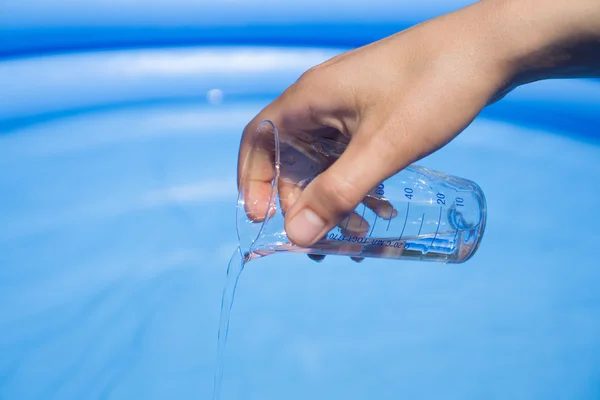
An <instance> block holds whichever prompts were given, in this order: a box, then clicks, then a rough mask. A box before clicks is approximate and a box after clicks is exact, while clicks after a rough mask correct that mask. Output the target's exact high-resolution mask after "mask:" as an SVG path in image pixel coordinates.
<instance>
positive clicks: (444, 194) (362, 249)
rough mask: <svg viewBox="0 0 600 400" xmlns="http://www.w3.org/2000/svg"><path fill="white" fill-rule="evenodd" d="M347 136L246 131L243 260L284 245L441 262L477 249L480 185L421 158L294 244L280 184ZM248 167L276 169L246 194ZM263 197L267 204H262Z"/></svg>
mask: <svg viewBox="0 0 600 400" xmlns="http://www.w3.org/2000/svg"><path fill="white" fill-rule="evenodd" d="M347 144H348V139H347V138H345V137H343V136H341V135H339V134H338V135H337V136H336V135H332V134H327V135H311V136H310V137H309V136H306V137H301V136H298V135H293V136H292V135H286V134H285V133H281V134H280V132H279V131H278V130H277V128H276V127H275V125H274V124H273V123H272V122H270V121H264V122H263V123H262V124H261V125H260V126H259V127H258V129H257V130H256V131H255V132H254V133H252V134H251V137H245V138H244V142H243V148H244V149H247V151H245V154H244V161H243V162H242V163H241V164H240V167H241V169H240V182H239V184H240V190H239V194H238V205H237V231H238V238H239V240H240V247H241V250H242V251H243V252H244V254H245V257H246V260H250V259H254V258H257V257H263V256H266V255H269V254H274V253H276V252H281V251H288V252H298V253H310V254H321V255H344V256H352V257H365V258H369V257H376V258H389V259H407V260H423V261H439V262H444V263H462V262H465V261H467V260H468V259H469V258H471V257H472V256H473V254H474V253H475V252H476V251H477V248H478V247H479V245H480V243H481V238H482V236H483V232H484V229H485V220H486V203H485V196H484V194H483V192H482V190H481V188H480V187H479V186H478V185H477V184H476V183H474V182H472V181H469V180H467V179H462V178H457V177H454V176H450V175H447V174H444V173H441V172H437V171H433V170H430V169H427V168H423V167H420V166H417V165H410V166H409V167H407V168H405V169H404V170H402V171H400V172H399V173H397V174H396V175H394V176H392V177H390V178H389V179H386V180H385V181H383V182H382V183H381V184H379V185H378V186H376V187H374V188H373V189H372V190H371V191H370V192H369V193H368V195H367V196H366V197H365V198H364V199H363V202H362V203H361V204H360V205H359V206H358V207H357V208H356V209H355V210H354V212H353V213H350V214H349V215H348V216H346V218H344V219H343V220H342V221H341V223H340V224H339V225H338V226H336V227H335V228H334V229H332V230H331V231H329V232H328V233H327V234H326V235H325V236H324V237H323V238H322V239H321V240H320V241H318V242H317V243H316V244H314V245H313V246H311V247H300V246H297V245H294V244H292V243H291V242H290V240H289V239H288V237H287V235H286V233H285V228H284V212H285V209H284V208H283V209H282V206H284V205H285V204H284V203H282V202H281V199H282V198H284V196H282V197H281V198H280V194H281V193H280V188H285V192H286V195H289V193H290V189H291V191H292V192H293V191H296V193H297V191H301V190H303V188H304V187H306V185H308V183H309V182H310V181H311V180H312V179H314V178H315V177H316V176H317V175H318V174H319V173H321V172H322V171H324V170H325V169H326V168H327V167H328V166H330V165H331V164H332V163H333V162H334V161H335V160H336V159H337V158H338V157H339V156H340V155H341V153H342V152H343V151H344V149H345V148H346V146H347ZM266 161H268V162H266ZM266 166H268V167H266ZM261 168H262V170H261ZM271 168H272V171H271ZM250 171H254V172H253V173H254V174H256V173H257V172H256V171H259V172H260V173H263V174H268V175H263V177H262V178H263V179H264V176H268V177H269V178H270V177H271V176H272V179H271V182H270V186H268V187H267V188H266V189H267V191H268V192H270V193H267V194H266V195H265V196H262V197H261V198H256V197H253V198H252V199H246V198H245V197H248V196H249V195H248V194H247V193H248V191H247V190H244V188H247V187H248V185H250V184H251V181H252V179H253V177H251V176H250V175H249V174H250ZM269 178H267V181H268V180H269ZM263 185H265V184H263ZM263 189H264V188H263ZM249 201H251V203H249ZM261 201H262V202H264V204H257V202H261ZM257 206H259V207H258V208H257ZM248 207H254V208H253V209H260V210H263V212H264V215H262V214H261V215H258V216H257V215H253V214H252V213H251V212H249V211H248V210H249V209H250V208H248ZM249 215H250V217H249Z"/></svg>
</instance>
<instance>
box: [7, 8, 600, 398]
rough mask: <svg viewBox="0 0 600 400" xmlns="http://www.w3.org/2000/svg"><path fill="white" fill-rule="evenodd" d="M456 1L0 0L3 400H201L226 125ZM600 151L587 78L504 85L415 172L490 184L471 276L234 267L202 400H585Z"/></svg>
mask: <svg viewBox="0 0 600 400" xmlns="http://www.w3.org/2000/svg"><path fill="white" fill-rule="evenodd" d="M465 4H466V3H465V2H459V1H431V0H428V1H422V2H418V4H415V3H414V2H409V1H395V2H392V1H389V0H375V1H369V2H357V1H338V0H335V1H329V2H317V1H314V0H304V1H288V2H279V1H273V0H262V1H240V0H228V1H220V2H210V3H209V2H203V1H188V0H176V1H165V0H162V1H160V0H153V1H145V2H143V3H142V2H140V1H134V0H128V1H115V0H112V1H107V0H105V1H100V0H94V1H86V2H72V1H67V0H64V1H51V2H48V1H29V0H28V1H16V0H4V1H3V2H2V3H1V4H0V39H1V40H0V90H1V95H0V193H1V194H2V195H1V196H0V304H1V306H0V398H1V399H11V400H12V399H209V398H211V394H212V379H213V371H214V363H215V357H216V333H217V332H216V331H217V325H218V318H219V311H220V308H219V307H220V300H221V299H220V295H221V290H222V289H223V285H224V284H225V269H226V265H227V261H228V260H229V257H230V255H231V253H232V252H233V251H234V249H235V247H236V234H235V215H234V214H235V213H234V210H235V203H236V191H235V170H236V157H237V146H238V141H239V138H240V133H241V130H242V129H243V127H244V126H245V124H246V123H247V122H248V121H249V120H250V119H251V118H252V117H253V116H254V115H255V114H256V113H257V112H258V111H259V110H260V109H261V108H262V107H264V106H265V105H266V104H267V103H268V102H269V101H270V100H272V99H274V98H275V97H276V96H277V95H278V94H279V93H281V91H283V90H284V89H285V88H286V87H287V86H289V85H290V84H291V83H293V82H294V81H295V79H297V77H298V76H299V75H300V74H301V73H302V72H303V71H304V70H306V69H307V68H309V67H311V66H313V65H315V64H318V63H320V62H322V61H325V60H326V59H328V58H330V57H332V56H334V55H336V54H339V53H340V52H342V51H345V50H347V49H349V48H353V47H356V46H359V45H362V44H365V43H368V42H370V41H373V40H376V39H378V38H381V37H384V36H386V35H388V34H391V33H393V32H395V31H398V30H400V29H403V28H405V27H408V26H410V25H412V24H414V23H417V22H420V21H422V20H424V19H427V18H429V17H433V16H435V15H439V14H440V13H443V12H447V11H450V10H453V9H456V8H458V7H460V6H462V5H465ZM432 118H435V116H432ZM599 138H600V82H598V81H597V80H553V81H546V82H539V83H535V84H531V85H528V86H525V87H522V88H519V89H517V90H515V91H514V92H513V93H511V94H510V95H509V96H507V97H506V98H505V99H503V100H502V101H501V102H499V103H498V104H496V105H494V106H491V107H489V108H487V109H486V110H484V112H483V113H482V114H481V116H480V117H478V118H477V119H476V120H475V122H474V123H473V124H472V125H471V126H469V127H468V128H467V129H466V131H465V132H464V133H463V134H462V135H460V136H459V137H458V138H457V139H456V140H455V141H453V142H452V143H451V144H449V145H448V146H447V147H445V148H444V149H442V150H441V151H439V152H437V153H435V154H433V155H431V156H429V157H427V159H425V160H423V161H422V162H421V164H422V165H424V166H427V167H431V168H435V169H438V170H441V171H444V172H447V173H450V174H454V175H458V176H462V177H466V178H469V179H472V180H474V181H476V182H477V183H478V184H480V185H481V186H482V188H483V190H484V192H485V193H486V196H487V202H488V217H489V219H488V225H487V229H486V233H485V237H484V240H483V243H482V245H481V247H480V249H479V251H478V252H477V254H476V255H475V256H474V257H473V259H471V260H470V261H469V262H467V263H465V264H462V265H444V264H435V263H418V262H404V261H385V260H367V261H365V262H364V263H362V264H355V263H353V262H351V261H350V260H348V259H346V258H336V257H328V258H327V259H326V260H325V261H324V262H323V263H321V264H316V263H313V262H310V261H309V260H308V259H307V258H306V257H304V256H301V255H276V256H272V257H267V258H265V259H262V260H259V261H256V262H255V263H251V264H249V266H248V267H247V269H246V270H245V271H244V273H243V274H242V276H241V278H240V283H239V286H238V293H237V296H236V303H235V305H234V308H233V313H232V320H231V328H230V332H229V343H228V347H227V350H226V354H225V375H224V378H223V396H222V398H223V399H279V398H286V399H306V398H314V399H329V398H348V399H371V398H377V399H397V398H410V399H482V398H485V399H544V400H546V399H598V398H600V362H599V354H600V318H599V317H598V315H600V291H599V290H598V282H600V262H599V261H598V256H597V255H596V254H595V249H596V247H597V246H598V242H599V240H600V234H599V233H598V232H599V229H598V226H599V225H600V217H599V216H598V209H600V190H599V189H598V187H599V186H598V182H599V181H600V164H599V163H598V159H600V147H598V139H599Z"/></svg>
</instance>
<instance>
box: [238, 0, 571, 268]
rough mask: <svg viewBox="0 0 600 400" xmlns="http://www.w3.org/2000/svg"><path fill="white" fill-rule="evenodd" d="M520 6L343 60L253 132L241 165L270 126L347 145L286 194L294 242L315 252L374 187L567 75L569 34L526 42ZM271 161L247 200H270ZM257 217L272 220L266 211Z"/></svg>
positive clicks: (293, 91) (267, 114) (442, 23)
mask: <svg viewBox="0 0 600 400" xmlns="http://www.w3.org/2000/svg"><path fill="white" fill-rule="evenodd" d="M533 2H535V0H533ZM515 4H516V2H509V1H501V0H498V1H493V0H490V1H483V2H479V3H476V4H473V5H472V6H469V7H467V8H464V9H462V10H459V11H456V12H454V13H451V14H447V15H444V16H441V17H438V18H435V19H433V20H430V21H427V22H425V23H423V24H419V25H416V26H414V27H412V28H410V29H407V30H405V31H402V32H400V33H398V34H396V35H393V36H390V37H388V38H385V39H383V40H380V41H378V42H375V43H372V44H370V45H367V46H364V47H361V48H358V49H355V50H352V51H349V52H347V53H343V54H341V55H339V56H337V57H334V58H332V59H331V60H328V61H327V62H325V63H323V64H321V65H318V66H316V67H314V68H312V69H310V70H309V71H307V72H306V73H305V74H303V75H302V77H300V79H298V81H297V82H296V83H295V84H293V85H292V86H290V87H289V88H288V89H287V90H286V91H285V92H284V93H283V94H282V95H281V96H279V97H278V98H277V99H276V100H275V101H273V102H272V103H271V104H269V105H268V106H267V107H266V108H264V109H263V110H262V111H261V112H260V113H259V114H258V115H257V116H256V117H255V118H254V119H253V120H252V121H251V122H250V123H249V124H248V125H247V126H246V129H245V131H244V136H243V138H242V143H241V146H240V159H241V157H242V156H243V155H244V153H245V151H246V150H247V147H248V141H247V138H248V137H249V136H250V133H251V132H253V131H254V130H255V129H256V127H257V126H258V124H260V123H261V122H262V121H264V120H271V121H273V122H274V124H275V125H276V126H277V127H278V130H279V132H280V134H281V135H284V136H287V137H303V138H306V137H314V138H328V137H336V138H337V140H345V141H346V143H347V147H346V149H345V151H344V152H343V153H342V154H341V156H340V157H339V158H337V159H336V160H334V161H335V162H333V163H331V165H328V167H327V168H326V169H325V170H324V171H322V173H320V174H319V175H318V176H317V177H316V178H315V179H314V180H312V182H311V183H310V184H308V185H307V186H306V187H305V188H304V190H303V191H301V192H298V191H297V190H290V191H289V192H286V190H285V186H282V187H280V191H282V193H283V199H284V201H283V203H282V207H283V208H284V213H285V221H286V222H285V229H286V233H287V235H288V237H289V238H290V240H291V241H292V242H293V243H295V244H297V245H299V246H310V245H312V244H314V243H315V242H316V241H317V240H319V239H320V238H321V237H323V235H324V234H326V233H327V232H328V231H329V230H330V229H332V228H333V227H334V226H336V225H339V224H340V222H341V220H342V219H343V218H345V217H346V216H347V215H349V214H351V213H352V211H353V210H354V209H355V207H356V206H357V205H358V204H359V203H360V202H364V201H365V199H366V198H367V197H366V196H367V195H368V193H369V191H371V190H372V188H373V187H375V186H376V185H377V184H378V183H380V182H381V181H383V180H385V179H386V178H388V177H390V176H392V175H394V174H395V173H397V172H398V171H400V170H402V169H403V168H405V167H406V166H408V165H409V164H411V163H413V162H415V161H417V160H419V159H421V158H422V157H424V156H426V155H428V154H430V153H431V152H433V151H436V150H438V149H439V148H441V147H443V146H444V145H445V144H447V143H448V142H450V141H451V140H452V139H453V138H454V137H455V136H456V135H458V134H459V133H460V132H461V131H462V130H463V129H464V128H465V127H466V126H468V125H469V124H470V123H471V121H472V120H473V119H474V118H475V117H476V116H477V115H478V113H479V112H480V111H481V110H482V108H483V107H485V106H486V105H488V104H489V103H491V102H493V101H496V100H498V99H499V98H501V97H502V96H503V95H505V94H506V93H507V92H508V91H510V90H511V89H512V88H514V87H515V86H516V85H517V84H522V83H526V82H528V81H532V80H536V79H540V78H542V77H550V76H551V75H552V74H553V73H556V71H558V70H559V69H560V68H559V67H560V63H558V62H557V63H556V65H554V67H553V68H549V67H548V65H549V64H548V62H547V61H548V60H549V59H552V57H551V56H548V55H551V54H556V53H554V52H552V51H550V50H551V49H552V44H553V43H558V42H560V41H561V40H564V38H565V37H566V36H565V34H564V32H562V31H561V30H560V29H558V28H556V26H555V25H556V24H550V23H547V24H546V25H544V24H542V25H539V26H535V28H536V29H537V30H536V31H535V32H536V33H537V34H536V35H535V36H532V37H531V39H519V38H520V37H521V34H524V33H528V32H529V31H528V30H527V29H528V28H527V26H528V25H532V24H531V23H524V24H523V21H522V20H519V16H521V17H522V15H523V13H524V11H523V9H522V8H518V7H516V6H515ZM529 6H531V4H529ZM563 16H564V14H563ZM519 22H521V24H520V23H519ZM526 22H528V21H526ZM533 25H535V24H533ZM550 25H553V26H552V27H551V26H550ZM544 29H547V31H545V30H544ZM539 31H541V32H542V33H547V35H546V36H544V35H540V34H539V33H540V32H539ZM564 31H567V29H566V25H565V29H564ZM529 33H531V32H529ZM530 36H531V35H530ZM540 49H545V51H546V50H548V51H546V56H544V57H542V56H539V54H538V52H539V50H540ZM549 71H550V72H549ZM559 74H560V73H559ZM271 163H272V160H270V159H268V157H266V158H265V159H264V165H262V166H260V165H259V166H257V167H256V170H255V171H252V172H251V174H254V177H253V180H252V182H253V183H252V187H248V188H242V190H246V191H247V195H246V196H247V198H249V199H252V198H255V199H262V198H263V197H265V196H266V195H267V194H268V193H270V180H271V179H272V173H271V174H270V175H269V172H267V173H266V174H265V171H272V164H271ZM239 174H240V171H238V176H239ZM263 203H264V204H266V202H261V201H258V202H256V204H263ZM249 213H250V214H251V215H252V214H253V215H255V216H264V215H265V213H266V210H249ZM311 258H313V259H317V260H318V259H321V258H322V256H313V257H311Z"/></svg>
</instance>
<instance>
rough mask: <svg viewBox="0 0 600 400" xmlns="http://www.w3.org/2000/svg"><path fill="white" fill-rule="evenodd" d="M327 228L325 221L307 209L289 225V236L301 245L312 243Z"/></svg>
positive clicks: (297, 215)
mask: <svg viewBox="0 0 600 400" xmlns="http://www.w3.org/2000/svg"><path fill="white" fill-rule="evenodd" d="M323 228H325V221H323V219H321V217H319V216H318V215H317V214H315V213H314V212H313V211H311V210H309V209H308V208H305V209H304V210H302V211H300V212H299V213H298V214H296V216H295V217H294V218H292V220H291V221H290V222H289V223H288V227H287V234H288V236H289V237H290V239H292V241H294V242H296V243H297V244H299V245H301V246H302V245H308V244H309V243H312V242H313V240H315V239H316V238H317V237H318V236H319V235H320V234H321V231H322V230H323Z"/></svg>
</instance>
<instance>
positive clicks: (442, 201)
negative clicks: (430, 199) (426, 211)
mask: <svg viewBox="0 0 600 400" xmlns="http://www.w3.org/2000/svg"><path fill="white" fill-rule="evenodd" d="M437 203H438V204H439V205H442V206H443V205H446V196H445V195H444V193H438V194H437Z"/></svg>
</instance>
